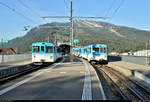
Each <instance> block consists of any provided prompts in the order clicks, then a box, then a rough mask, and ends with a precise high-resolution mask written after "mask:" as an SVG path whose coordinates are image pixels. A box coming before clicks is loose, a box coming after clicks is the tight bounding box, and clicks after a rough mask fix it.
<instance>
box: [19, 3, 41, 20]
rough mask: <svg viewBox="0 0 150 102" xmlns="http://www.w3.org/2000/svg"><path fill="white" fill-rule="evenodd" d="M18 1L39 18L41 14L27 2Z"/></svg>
mask: <svg viewBox="0 0 150 102" xmlns="http://www.w3.org/2000/svg"><path fill="white" fill-rule="evenodd" d="M18 2H19V3H20V4H21V5H23V6H24V7H25V8H27V9H29V10H30V11H31V12H32V13H33V14H35V15H36V16H38V17H40V18H41V15H40V14H39V13H38V12H36V11H35V10H34V9H33V8H31V7H30V6H28V5H27V4H25V3H23V2H22V1H21V0H18Z"/></svg>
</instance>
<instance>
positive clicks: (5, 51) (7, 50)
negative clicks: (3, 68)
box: [0, 48, 18, 55]
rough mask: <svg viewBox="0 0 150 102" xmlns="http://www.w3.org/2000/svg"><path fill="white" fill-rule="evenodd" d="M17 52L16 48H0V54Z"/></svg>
mask: <svg viewBox="0 0 150 102" xmlns="http://www.w3.org/2000/svg"><path fill="white" fill-rule="evenodd" d="M17 52H18V48H1V49H0V54H4V55H13V54H17Z"/></svg>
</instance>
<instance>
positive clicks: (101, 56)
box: [73, 44, 108, 64]
mask: <svg viewBox="0 0 150 102" xmlns="http://www.w3.org/2000/svg"><path fill="white" fill-rule="evenodd" d="M73 53H74V55H75V56H78V57H82V58H84V59H87V60H88V61H89V62H94V63H95V62H96V63H101V64H107V63H108V61H107V56H108V54H107V45H105V44H93V45H88V46H84V47H82V48H74V49H73Z"/></svg>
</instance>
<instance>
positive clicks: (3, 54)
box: [1, 38, 4, 63]
mask: <svg viewBox="0 0 150 102" xmlns="http://www.w3.org/2000/svg"><path fill="white" fill-rule="evenodd" d="M1 45H2V48H3V47H4V45H3V38H2V39H1ZM2 63H4V52H3V50H2Z"/></svg>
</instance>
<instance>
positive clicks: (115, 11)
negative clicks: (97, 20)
mask: <svg viewBox="0 0 150 102" xmlns="http://www.w3.org/2000/svg"><path fill="white" fill-rule="evenodd" d="M123 3H124V0H121V2H120V4H119V6H118V7H117V8H116V9H115V10H114V12H113V13H112V15H111V16H110V18H113V17H114V15H115V14H116V13H117V12H118V11H119V9H120V8H121V6H122V5H123Z"/></svg>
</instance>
